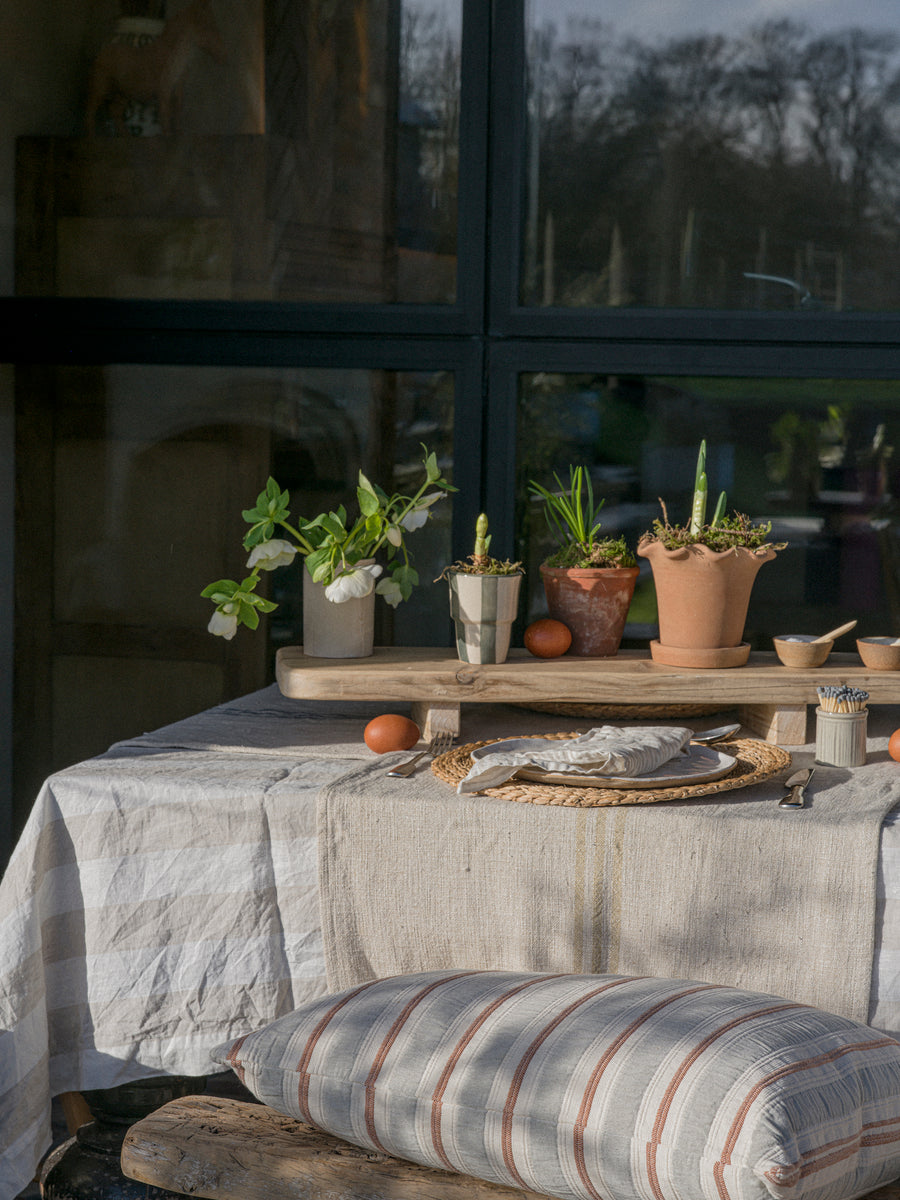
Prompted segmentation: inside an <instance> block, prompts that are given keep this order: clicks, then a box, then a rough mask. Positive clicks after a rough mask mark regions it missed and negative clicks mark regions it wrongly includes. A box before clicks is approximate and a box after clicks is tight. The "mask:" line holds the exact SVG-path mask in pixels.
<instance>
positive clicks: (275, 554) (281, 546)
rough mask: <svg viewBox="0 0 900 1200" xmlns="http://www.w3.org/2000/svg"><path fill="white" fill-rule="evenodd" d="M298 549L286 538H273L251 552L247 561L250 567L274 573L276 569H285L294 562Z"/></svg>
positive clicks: (261, 543)
mask: <svg viewBox="0 0 900 1200" xmlns="http://www.w3.org/2000/svg"><path fill="white" fill-rule="evenodd" d="M296 553H297V547H296V546H294V545H293V544H292V543H291V542H286V541H285V540H284V538H272V539H271V541H268V542H260V544H259V545H258V546H254V547H253V549H252V550H251V551H250V557H249V558H248V559H247V566H248V567H257V566H258V567H259V568H260V569H261V570H263V571H274V570H275V568H276V567H285V566H287V564H288V563H289V562H293V559H294V555H295V554H296Z"/></svg>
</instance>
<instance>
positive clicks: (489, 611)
mask: <svg viewBox="0 0 900 1200" xmlns="http://www.w3.org/2000/svg"><path fill="white" fill-rule="evenodd" d="M447 583H448V584H449V587H450V616H451V617H452V618H453V624H454V627H455V629H456V652H457V654H458V655H459V657H460V660H461V661H462V662H468V663H502V662H506V656H507V654H508V653H509V642H510V637H511V635H512V626H513V621H515V619H516V613H517V612H518V608H519V589H520V587H521V585H522V576H521V574H519V575H469V574H467V573H466V572H465V571H449V572H448V573H447Z"/></svg>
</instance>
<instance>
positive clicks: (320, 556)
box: [306, 546, 331, 579]
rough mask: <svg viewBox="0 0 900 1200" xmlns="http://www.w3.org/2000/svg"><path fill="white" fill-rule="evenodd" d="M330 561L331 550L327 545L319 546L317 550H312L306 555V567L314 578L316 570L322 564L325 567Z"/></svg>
mask: <svg viewBox="0 0 900 1200" xmlns="http://www.w3.org/2000/svg"><path fill="white" fill-rule="evenodd" d="M330 562H331V550H330V549H329V548H328V547H327V546H320V547H319V548H318V550H313V552H312V554H307V556H306V568H307V570H308V571H309V573H310V575H311V576H312V577H313V579H315V578H316V571H318V569H319V568H320V567H321V566H322V565H323V564H324V565H325V566H326V567H327V566H328V564H329V563H330ZM320 577H321V576H320Z"/></svg>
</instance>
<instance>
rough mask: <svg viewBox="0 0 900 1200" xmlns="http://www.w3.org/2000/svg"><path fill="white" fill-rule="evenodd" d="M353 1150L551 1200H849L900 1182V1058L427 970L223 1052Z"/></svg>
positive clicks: (892, 1052)
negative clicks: (370, 1151) (784, 1199)
mask: <svg viewBox="0 0 900 1200" xmlns="http://www.w3.org/2000/svg"><path fill="white" fill-rule="evenodd" d="M215 1053H216V1056H217V1057H219V1059H220V1060H221V1061H222V1062H227V1063H228V1064H229V1065H231V1066H232V1067H233V1068H234V1069H235V1071H236V1072H237V1073H238V1075H239V1077H240V1078H241V1079H242V1080H243V1082H244V1083H245V1084H246V1086H247V1087H248V1088H249V1089H250V1090H251V1091H252V1092H254V1093H255V1095H256V1096H257V1097H258V1098H259V1099H260V1100H262V1101H263V1102H264V1103H265V1104H268V1105H270V1106H271V1107H272V1108H275V1109H277V1110H278V1111H280V1112H283V1113H285V1114H286V1115H288V1116H292V1117H298V1118H300V1119H301V1120H303V1121H306V1122H308V1123H310V1124H313V1125H315V1126H317V1127H318V1128H320V1129H324V1130H325V1131H327V1132H329V1133H332V1134H334V1135H336V1136H338V1137H341V1138H344V1139H346V1140H347V1141H350V1142H353V1143H355V1144H357V1145H359V1146H364V1147H368V1148H371V1149H373V1150H379V1151H382V1152H384V1153H387V1154H392V1155H395V1156H396V1157H399V1158H405V1159H409V1160H411V1161H413V1162H418V1163H422V1164H424V1165H426V1166H431V1167H438V1168H443V1169H445V1170H454V1171H459V1172H462V1173H464V1174H468V1175H474V1176H476V1177H478V1178H481V1179H486V1180H488V1181H491V1182H494V1183H501V1184H506V1185H509V1186H514V1187H520V1188H525V1189H531V1190H533V1191H535V1192H539V1193H542V1194H547V1195H549V1196H554V1197H560V1198H561V1200H601V1198H603V1200H687V1198H689V1200H701V1198H703V1200H705V1198H708V1200H765V1198H768V1197H771V1196H777V1197H790V1198H791V1200H799V1198H800V1197H809V1198H810V1200H813V1198H815V1200H845V1198H847V1197H852V1196H860V1195H863V1194H864V1193H865V1192H866V1191H869V1190H871V1189H873V1188H875V1187H877V1186H878V1185H879V1184H881V1183H885V1182H888V1181H890V1180H892V1179H894V1178H896V1177H897V1176H898V1175H900V1045H898V1043H897V1042H896V1041H894V1039H893V1038H889V1037H886V1036H884V1035H882V1034H880V1033H878V1032H877V1031H875V1030H873V1029H871V1028H869V1027H867V1026H864V1025H860V1024H858V1023H856V1022H854V1021H850V1020H846V1019H845V1018H842V1017H837V1016H834V1015H832V1014H829V1013H825V1012H822V1011H820V1010H817V1009H814V1008H809V1007H806V1006H802V1005H797V1004H795V1003H792V1002H790V1001H785V1000H782V999H779V998H777V997H774V996H767V995H763V994H760V993H755V992H748V991H743V990H739V989H734V988H726V987H719V986H716V985H711V984H707V983H698V982H696V981H690V980H665V979H646V978H644V979H641V978H633V977H628V976H612V975H541V974H531V973H514V972H471V971H454V972H431V973H420V974H415V975H411V976H397V977H394V978H392V979H387V980H380V981H372V982H369V983H366V984H362V985H360V986H359V987H357V988H353V989H349V990H347V991H344V992H342V993H337V994H333V995H329V996H326V997H321V998H319V999H318V1000H315V1001H311V1002H310V1003H308V1004H307V1005H304V1006H303V1007H302V1008H301V1009H300V1010H298V1011H297V1012H295V1013H292V1014H290V1015H289V1016H286V1017H283V1018H281V1019H280V1020H278V1021H276V1022H274V1023H273V1024H272V1025H271V1026H270V1027H269V1028H268V1029H266V1030H262V1031H259V1032H256V1033H250V1034H249V1035H247V1036H245V1037H240V1038H238V1039H236V1040H235V1041H234V1042H230V1043H226V1044H225V1045H223V1046H220V1047H219V1048H218V1049H217V1051H216V1052H215Z"/></svg>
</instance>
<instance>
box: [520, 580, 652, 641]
mask: <svg viewBox="0 0 900 1200" xmlns="http://www.w3.org/2000/svg"><path fill="white" fill-rule="evenodd" d="M638 573H639V572H638V568H637V567H547V566H542V567H541V579H542V580H543V581H544V594H545V595H546V597H547V608H548V609H549V611H550V616H551V617H552V618H553V620H554V621H562V623H563V625H565V626H567V627H568V629H569V630H570V631H571V634H572V645H571V646H570V647H569V650H568V653H569V654H575V655H578V656H579V657H581V658H612V657H614V656H615V655H616V654H617V653H618V651H619V643H620V642H621V641H622V634H623V632H624V630H625V619H626V617H627V616H628V609H629V606H630V605H631V598H632V596H633V595H634V585H635V584H636V583H637V577H638Z"/></svg>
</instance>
